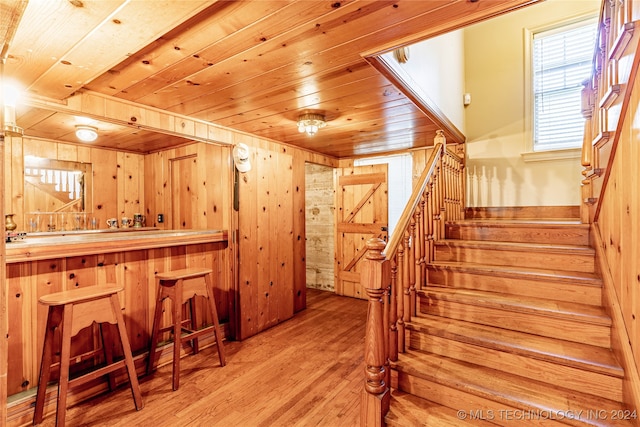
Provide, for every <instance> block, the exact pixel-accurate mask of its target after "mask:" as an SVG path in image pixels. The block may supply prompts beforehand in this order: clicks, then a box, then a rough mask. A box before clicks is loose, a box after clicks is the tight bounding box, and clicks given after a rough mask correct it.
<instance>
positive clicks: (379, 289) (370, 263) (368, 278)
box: [360, 238, 391, 426]
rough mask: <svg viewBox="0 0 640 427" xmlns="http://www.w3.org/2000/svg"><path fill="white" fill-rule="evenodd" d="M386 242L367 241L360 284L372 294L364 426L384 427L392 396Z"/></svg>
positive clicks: (367, 330) (368, 326)
mask: <svg viewBox="0 0 640 427" xmlns="http://www.w3.org/2000/svg"><path fill="white" fill-rule="evenodd" d="M384 247H385V242H384V241H383V240H381V239H378V238H372V239H369V240H368V241H367V255H366V258H365V260H363V265H362V272H361V276H360V283H361V284H362V287H363V288H364V289H365V291H366V292H367V296H368V297H369V310H368V313H367V329H366V336H365V352H364V360H365V365H366V366H365V383H364V390H363V391H362V399H361V405H360V424H361V425H362V426H384V425H385V422H384V417H385V415H386V414H387V411H388V410H389V400H390V398H391V394H390V390H389V385H388V383H387V381H386V380H387V378H388V377H387V372H386V369H385V365H386V364H387V356H388V345H387V343H385V340H384V338H385V331H384V329H385V328H386V327H387V325H385V324H384V319H385V317H386V318H387V319H388V316H385V314H384V307H385V304H384V298H383V297H384V296H385V294H386V292H387V289H388V287H389V285H390V283H391V282H390V280H391V275H390V268H389V267H390V266H389V261H388V260H386V259H385V257H384V255H383V254H382V251H383V250H384Z"/></svg>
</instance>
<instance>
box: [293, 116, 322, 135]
mask: <svg viewBox="0 0 640 427" xmlns="http://www.w3.org/2000/svg"><path fill="white" fill-rule="evenodd" d="M326 125H327V122H326V120H325V118H324V116H323V115H322V114H315V113H305V114H300V116H299V117H298V132H300V133H302V132H306V133H307V135H309V136H313V135H315V134H316V133H318V129H320V128H323V127H325V126H326Z"/></svg>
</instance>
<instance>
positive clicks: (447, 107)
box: [384, 31, 465, 136]
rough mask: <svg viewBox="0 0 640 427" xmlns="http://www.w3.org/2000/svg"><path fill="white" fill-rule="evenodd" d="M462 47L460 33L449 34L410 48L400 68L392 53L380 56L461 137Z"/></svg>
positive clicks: (462, 41) (462, 35)
mask: <svg viewBox="0 0 640 427" xmlns="http://www.w3.org/2000/svg"><path fill="white" fill-rule="evenodd" d="M463 43H464V34H463V32H462V31H453V32H451V33H449V34H444V35H442V36H440V37H436V38H433V39H430V40H425V41H422V42H420V43H416V44H414V45H411V46H410V47H409V60H408V61H407V62H406V63H404V64H398V63H397V62H396V61H395V60H394V59H393V53H392V52H389V53H386V54H385V55H384V57H385V58H386V61H387V62H388V63H389V64H390V65H392V66H393V67H394V69H396V70H398V69H399V70H401V71H399V72H400V73H402V74H401V75H402V76H403V77H405V78H407V77H408V79H410V81H408V82H407V83H410V84H411V85H412V86H413V87H416V86H417V87H419V88H420V89H421V91H422V92H423V93H424V94H425V96H426V97H427V98H428V99H430V100H431V101H433V103H434V104H435V105H437V106H438V108H439V109H440V110H441V111H442V112H443V113H444V115H445V116H447V118H448V119H449V120H451V122H452V123H453V124H454V125H455V126H456V127H457V128H458V130H460V131H461V132H462V133H464V132H465V122H464V120H465V117H464V108H463V105H462V96H463V92H464V85H465V82H464V70H465V67H464V45H463ZM434 136H435V135H434Z"/></svg>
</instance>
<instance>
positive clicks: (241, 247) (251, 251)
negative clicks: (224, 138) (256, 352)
mask: <svg viewBox="0 0 640 427" xmlns="http://www.w3.org/2000/svg"><path fill="white" fill-rule="evenodd" d="M258 158H259V156H258V153H257V150H256V149H255V148H251V149H250V161H251V164H252V165H253V167H252V169H251V170H249V171H248V172H245V173H239V174H238V180H239V182H238V185H239V212H238V228H239V240H238V259H239V262H238V301H239V303H238V307H237V308H238V337H239V338H240V339H245V338H248V337H250V336H252V335H255V334H256V333H257V332H258V327H257V321H258V300H257V298H258V294H259V292H258V288H257V286H258V285H257V283H258V280H257V274H258V262H257V261H258V259H257V258H258V247H257V245H256V243H255V242H256V241H257V237H258V215H259V211H258V202H257V194H256V191H257V189H256V186H257V181H258V165H257V164H256V162H257V161H258Z"/></svg>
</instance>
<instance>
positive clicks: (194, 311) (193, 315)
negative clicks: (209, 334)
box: [189, 295, 200, 354]
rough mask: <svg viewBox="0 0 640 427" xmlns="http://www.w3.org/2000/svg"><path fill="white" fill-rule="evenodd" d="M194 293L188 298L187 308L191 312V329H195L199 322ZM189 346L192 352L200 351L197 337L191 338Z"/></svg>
mask: <svg viewBox="0 0 640 427" xmlns="http://www.w3.org/2000/svg"><path fill="white" fill-rule="evenodd" d="M196 304H197V301H196V297H195V295H194V296H193V297H191V298H190V299H189V310H190V312H191V330H192V331H195V330H196V329H197V328H198V325H199V324H200V319H198V307H197V305H196ZM191 348H192V349H193V354H197V353H198V351H200V346H199V345H198V337H195V338H193V339H192V340H191Z"/></svg>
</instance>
